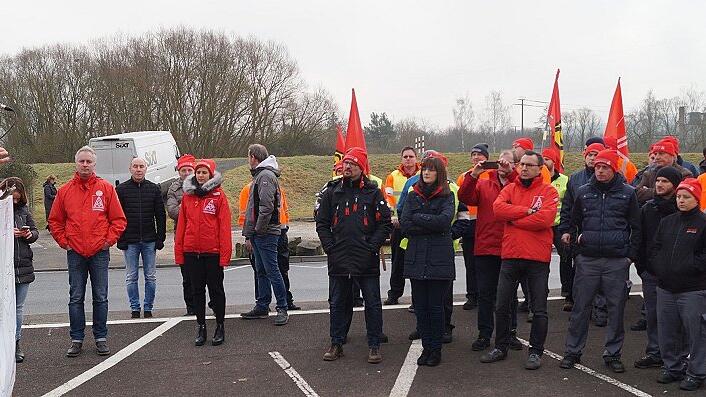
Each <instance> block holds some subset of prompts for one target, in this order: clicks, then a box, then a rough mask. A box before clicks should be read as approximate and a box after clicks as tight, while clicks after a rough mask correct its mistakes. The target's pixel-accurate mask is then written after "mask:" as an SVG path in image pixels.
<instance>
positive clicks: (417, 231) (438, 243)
mask: <svg viewBox="0 0 706 397" xmlns="http://www.w3.org/2000/svg"><path fill="white" fill-rule="evenodd" d="M455 213H456V208H455V207H454V196H453V194H448V195H446V196H435V197H432V198H431V200H427V199H425V198H424V197H423V196H421V195H420V194H419V193H418V192H417V191H412V192H410V193H409V194H408V195H407V199H406V200H405V204H404V207H403V210H402V217H401V218H400V227H401V229H402V234H403V235H405V236H406V237H407V238H408V239H409V242H408V244H407V249H406V251H405V254H404V277H405V278H409V279H414V280H453V279H455V278H456V266H455V263H454V256H455V253H454V245H453V239H452V237H451V220H452V219H453V217H454V214H455Z"/></svg>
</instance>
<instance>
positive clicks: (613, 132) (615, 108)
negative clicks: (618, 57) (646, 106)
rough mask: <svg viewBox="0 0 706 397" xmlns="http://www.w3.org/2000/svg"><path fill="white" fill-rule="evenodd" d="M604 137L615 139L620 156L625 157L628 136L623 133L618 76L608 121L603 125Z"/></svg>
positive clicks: (627, 154) (627, 152)
mask: <svg viewBox="0 0 706 397" xmlns="http://www.w3.org/2000/svg"><path fill="white" fill-rule="evenodd" d="M603 137H604V138H607V137H612V138H615V140H616V141H617V150H618V154H620V157H623V158H625V159H627V158H628V156H629V155H630V151H629V150H628V136H627V134H626V133H625V116H624V115H623V93H622V91H621V89H620V77H618V86H617V87H616V88H615V94H614V95H613V102H612V103H611V104H610V113H609V114H608V122H607V123H606V125H605V133H604V134H603Z"/></svg>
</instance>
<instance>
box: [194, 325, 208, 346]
mask: <svg viewBox="0 0 706 397" xmlns="http://www.w3.org/2000/svg"><path fill="white" fill-rule="evenodd" d="M204 343H206V324H200V325H199V328H198V333H197V334H196V340H195V341H194V344H195V345H196V346H203V344H204Z"/></svg>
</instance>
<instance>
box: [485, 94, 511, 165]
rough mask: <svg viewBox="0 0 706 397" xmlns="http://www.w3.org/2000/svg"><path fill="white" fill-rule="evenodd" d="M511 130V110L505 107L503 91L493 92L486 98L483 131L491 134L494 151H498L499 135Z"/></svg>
mask: <svg viewBox="0 0 706 397" xmlns="http://www.w3.org/2000/svg"><path fill="white" fill-rule="evenodd" d="M509 128H510V108H509V107H508V106H507V105H505V101H504V100H503V94H502V91H491V92H490V94H488V96H486V97H485V111H484V115H483V124H482V125H481V130H485V132H487V133H489V134H491V138H492V150H493V151H494V152H496V151H498V143H499V142H498V134H502V133H504V132H506V131H507V130H508V129H509Z"/></svg>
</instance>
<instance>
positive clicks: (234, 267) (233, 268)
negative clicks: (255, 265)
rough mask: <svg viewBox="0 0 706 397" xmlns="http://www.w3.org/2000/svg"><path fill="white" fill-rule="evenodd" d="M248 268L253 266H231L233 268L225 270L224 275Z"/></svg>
mask: <svg viewBox="0 0 706 397" xmlns="http://www.w3.org/2000/svg"><path fill="white" fill-rule="evenodd" d="M246 267H252V266H250V265H240V266H231V267H228V268H227V269H225V270H223V273H225V272H229V271H232V270H238V269H243V268H246Z"/></svg>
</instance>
